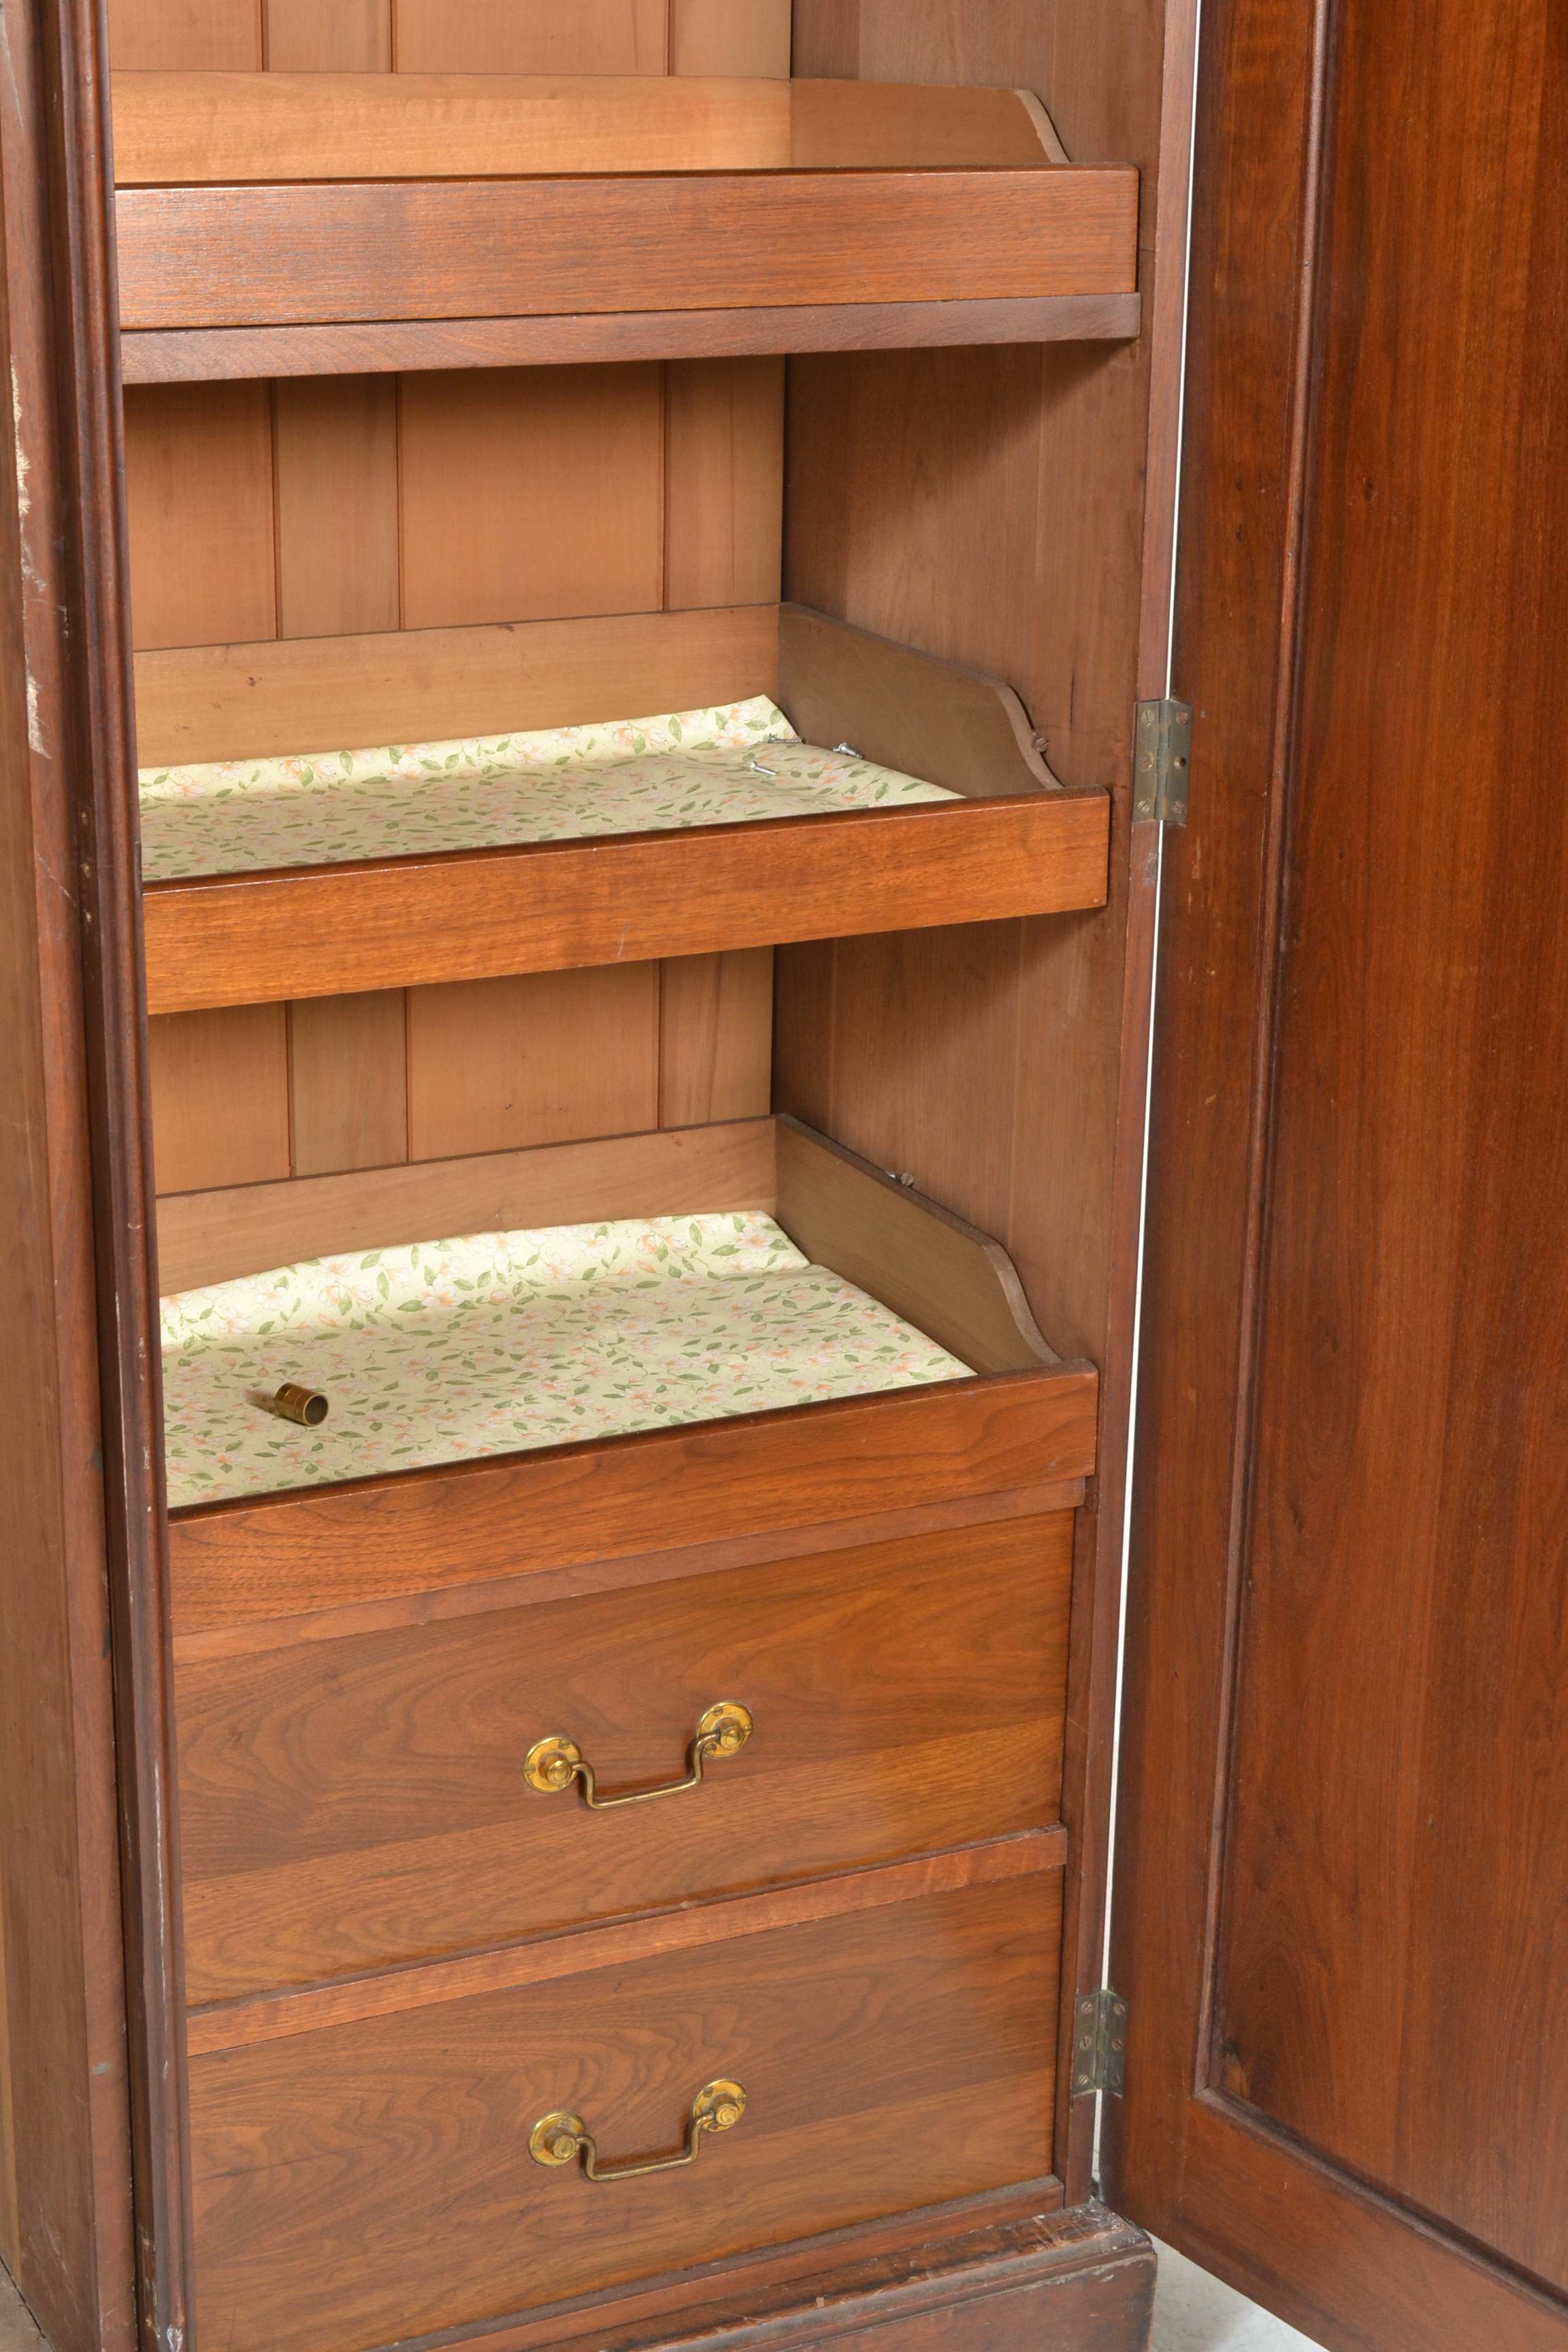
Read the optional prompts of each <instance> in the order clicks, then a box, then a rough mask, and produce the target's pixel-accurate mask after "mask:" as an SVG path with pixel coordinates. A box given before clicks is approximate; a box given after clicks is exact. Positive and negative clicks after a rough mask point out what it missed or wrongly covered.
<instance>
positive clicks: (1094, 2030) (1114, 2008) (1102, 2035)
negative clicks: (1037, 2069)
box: [1072, 1985, 1127, 2099]
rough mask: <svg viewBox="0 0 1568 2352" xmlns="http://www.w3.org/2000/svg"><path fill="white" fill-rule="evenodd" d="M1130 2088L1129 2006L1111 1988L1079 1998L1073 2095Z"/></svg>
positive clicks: (1119, 2092)
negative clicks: (1128, 2070)
mask: <svg viewBox="0 0 1568 2352" xmlns="http://www.w3.org/2000/svg"><path fill="white" fill-rule="evenodd" d="M1126 2088H1127V2003H1126V2002H1125V2001H1124V2000H1122V1998H1121V1994H1120V1993H1119V1992H1112V1991H1111V1990H1110V1986H1109V1985H1101V1986H1100V1990H1099V1991H1098V1992H1086V1993H1084V1994H1082V1995H1081V1996H1080V1997H1079V2003H1078V2009H1077V2012H1076V2015H1075V2017H1074V2021H1073V2038H1072V2095H1073V2097H1074V2098H1075V2099H1076V2098H1079V2097H1080V2096H1081V2095H1083V2093H1084V2092H1086V2091H1109V2092H1110V2095H1111V2097H1112V2098H1113V2099H1120V2098H1121V2096H1122V2095H1123V2094H1124V2093H1125V2091H1126Z"/></svg>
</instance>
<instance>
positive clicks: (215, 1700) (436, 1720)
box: [176, 1513, 1072, 2002]
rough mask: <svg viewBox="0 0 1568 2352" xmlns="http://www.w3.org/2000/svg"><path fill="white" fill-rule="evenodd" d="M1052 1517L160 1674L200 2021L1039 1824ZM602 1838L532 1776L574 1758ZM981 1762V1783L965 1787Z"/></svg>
mask: <svg viewBox="0 0 1568 2352" xmlns="http://www.w3.org/2000/svg"><path fill="white" fill-rule="evenodd" d="M1071 1573H1072V1518H1071V1515H1070V1513H1062V1514H1060V1515H1059V1516H1058V1517H1055V1518H1054V1519H1049V1520H1045V1521H1041V1520H1022V1521H1017V1522H1014V1523H1011V1524H1004V1525H1002V1526H999V1527H994V1528H975V1529H966V1530H964V1531H963V1532H962V1533H959V1534H955V1535H941V1536H932V1537H925V1538H918V1539H916V1540H914V1541H912V1542H907V1543H901V1544H887V1545H879V1546H875V1547H872V1548H870V1549H858V1550H849V1551H839V1552H835V1553H832V1554H829V1555H826V1556H824V1557H822V1558H819V1559H815V1560H809V1559H808V1560H801V1559H788V1560H784V1561H780V1562H777V1563H775V1564H774V1565H773V1566H772V1567H770V1568H768V1569H766V1570H752V1569H746V1570H731V1572H729V1573H728V1574H726V1575H721V1576H717V1577H713V1576H710V1577H705V1578H703V1579H702V1580H700V1582H699V1583H696V1584H690V1583H689V1584H660V1585H654V1586H648V1587H645V1588H643V1589H642V1590H641V1591H633V1592H629V1593H628V1592H624V1591H622V1592H614V1593H608V1594H605V1595H603V1596H600V1597H598V1598H595V1599H592V1600H584V1601H571V1602H566V1603H556V1604H554V1605H553V1606H552V1607H549V1608H545V1609H511V1610H502V1611H497V1612H491V1613H489V1614H488V1615H484V1616H477V1615H476V1616H470V1617H467V1618H463V1619H454V1620H450V1621H448V1622H446V1623H445V1624H441V1625H426V1626H423V1627H418V1628H410V1629H405V1630H399V1631H394V1632H388V1633H377V1634H363V1635H359V1636H355V1637H351V1638H348V1639H345V1640H342V1641H338V1642H331V1643H311V1644H310V1646H309V1648H308V1649H307V1650H305V1651H303V1652H301V1651H300V1650H298V1649H294V1650H287V1651H274V1652H272V1653H270V1654H253V1655H251V1656H247V1657H234V1658H228V1659H224V1660H221V1661H215V1662H213V1663H211V1664H195V1663H192V1664H186V1665H185V1666H184V1668H183V1669H181V1671H180V1675H179V1681H178V1684H177V1688H176V1709H177V1718H178V1723H179V1735H180V1776H181V1778H180V1789H181V1797H180V1804H181V1832H180V1833H181V1841H182V1852H183V1856H184V1923H185V1985H186V1994H187V1998H188V1999H189V2000H192V2001H194V2002H204V2001H211V2000H225V1999H228V1998H231V1997H232V1996H234V1995H236V1994H238V1993H243V1992H250V1991H258V1990H264V1989H265V1988H267V1987H268V1986H271V1985H281V1984H292V1983H303V1982H305V1981H308V1980H309V1979H319V1978H326V1977H331V1976H341V1975H343V1974H345V1973H348V1972H356V1971H359V1970H363V1969H372V1968H380V1967H384V1966H386V1965H388V1964H389V1963H394V1962H405V1961H409V1960H415V1959H423V1958H428V1957H430V1956H431V1955H433V1954H435V1953H437V1952H444V1951H455V1950H457V1949H458V1948H462V1947H465V1946H473V1945H482V1944H495V1943H500V1942H503V1941H507V1940H510V1939H512V1938H515V1937H521V1936H526V1935H533V1934H537V1933H539V1932H541V1931H542V1930H545V1929H549V1928H554V1927H563V1926H569V1925H573V1924H575V1923H578V1922H581V1921H584V1920H588V1919H593V1918H600V1917H610V1916H615V1915H616V1914H617V1913H627V1912H632V1911H639V1910H644V1909H647V1908H650V1907H652V1908H660V1907H666V1906H669V1905H671V1904H675V1903H681V1902H689V1901H692V1900H694V1899H697V1898H699V1897H703V1896H710V1895H718V1894H724V1893H736V1892H739V1891H741V1890H742V1889H743V1888H746V1887H751V1886H760V1885H779V1884H781V1883H784V1882H785V1881H787V1880H790V1879H795V1878H804V1877H808V1876H812V1875H815V1874H819V1873H821V1872H824V1871H831V1870H843V1869H847V1868H850V1867H852V1866H855V1865H857V1864H867V1863H871V1862H881V1861H889V1860H893V1859H895V1858H896V1857H897V1856H899V1855H900V1853H917V1852H920V1851H922V1850H935V1849H936V1848H938V1847H942V1846H949V1845H960V1844H964V1843H974V1842H976V1841H978V1840H982V1839H986V1838H994V1837H1001V1836H1005V1835H1008V1834H1010V1833H1012V1832H1017V1831H1020V1830H1026V1829H1031V1828H1034V1827H1036V1826H1037V1825H1038V1824H1040V1823H1043V1822H1050V1821H1051V1820H1052V1819H1053V1818H1054V1816H1055V1811H1056V1801H1057V1790H1058V1782H1059V1779H1060V1759H1061V1735H1062V1724H1061V1716H1062V1701H1063V1696H1064V1694H1065V1690H1066V1685H1067V1604H1068V1589H1069V1586H1070V1582H1071ZM721 1698H728V1699H734V1700H738V1701H740V1702H741V1703H742V1704H743V1705H745V1706H747V1707H749V1708H750V1709H751V1711H752V1716H753V1717H754V1718H755V1722H756V1730H755V1732H754V1733H753V1735H752V1738H751V1740H750V1741H749V1743H748V1745H747V1746H746V1747H745V1748H743V1749H742V1751H741V1752H740V1754H738V1755H737V1756H734V1757H732V1758H725V1759H720V1760H718V1761H716V1762H714V1763H712V1764H711V1765H710V1768H709V1770H708V1774H707V1777H706V1779H705V1780H704V1781H703V1783H702V1785H701V1786H700V1788H699V1789H696V1790H691V1791H690V1792H689V1793H688V1794H686V1795H684V1796H681V1797H679V1798H673V1797H672V1798H670V1799H668V1800H667V1801H661V1802H660V1803H659V1804H658V1805H656V1806H634V1807H631V1808H628V1809H627V1810H626V1811H619V1812H613V1813H606V1814H604V1815H595V1814H594V1813H592V1812H590V1811H589V1810H588V1808H587V1807H586V1805H584V1803H583V1802H582V1801H581V1799H580V1798H579V1796H578V1794H577V1793H576V1791H575V1790H568V1791H567V1792H566V1793H565V1794H564V1795H563V1796H553V1797H544V1796H541V1795H540V1794H539V1793H538V1792H537V1791H535V1790H532V1789H531V1788H530V1787H529V1786H528V1785H527V1783H526V1782H525V1780H523V1777H522V1771H521V1761H522V1758H523V1755H524V1754H525V1752H526V1751H527V1749H528V1748H531V1746H532V1744H533V1742H534V1740H535V1739H538V1738H543V1737H545V1736H546V1735H548V1734H552V1733H557V1732H563V1733H566V1734H568V1735H569V1736H570V1737H571V1738H574V1739H575V1740H576V1741H577V1742H578V1744H579V1746H580V1747H581V1748H582V1750H583V1753H584V1755H585V1756H586V1757H587V1758H588V1759H589V1760H590V1762H591V1763H592V1764H593V1766H594V1769H595V1774H596V1775H597V1780H598V1787H599V1791H600V1793H601V1794H602V1795H610V1794H614V1793H616V1792H618V1791H621V1790H628V1789H637V1788H639V1787H643V1788H647V1787H653V1786H655V1785H657V1784H658V1782H659V1781H660V1780H667V1781H668V1780H679V1779H680V1778H681V1776H682V1774H683V1773H684V1772H685V1770H686V1769H687V1760H686V1759H687V1751H688V1748H689V1746H690V1743H691V1740H692V1738H693V1737H694V1736H695V1727H696V1725H697V1722H698V1720H699V1718H700V1716H701V1715H702V1713H703V1711H704V1709H705V1708H707V1707H708V1706H710V1705H712V1704H713V1703H714V1701H715V1700H717V1699H721ZM977 1759H978V1760H979V1766H980V1769H975V1766H976V1762H977Z"/></svg>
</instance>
